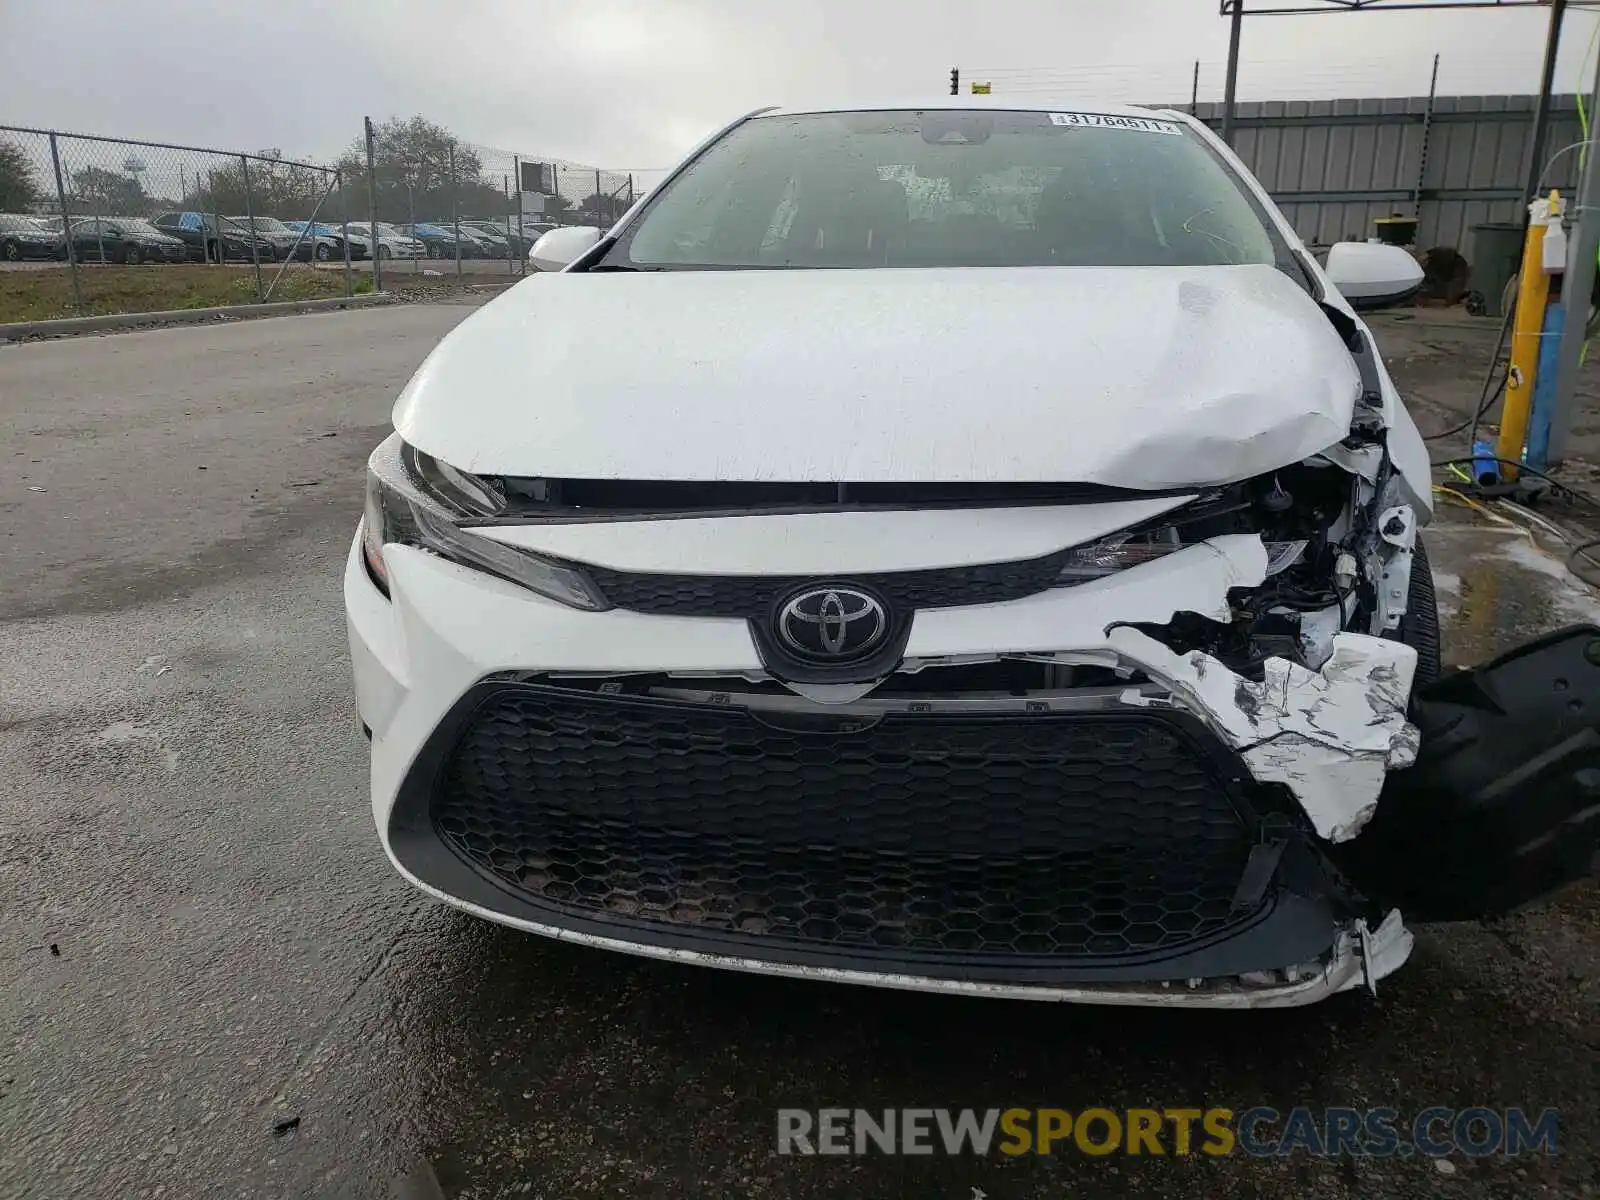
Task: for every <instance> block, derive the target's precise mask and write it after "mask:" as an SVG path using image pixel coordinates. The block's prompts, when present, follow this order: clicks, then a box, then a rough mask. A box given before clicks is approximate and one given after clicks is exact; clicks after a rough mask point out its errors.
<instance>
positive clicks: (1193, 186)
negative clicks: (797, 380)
mask: <svg viewBox="0 0 1600 1200" xmlns="http://www.w3.org/2000/svg"><path fill="white" fill-rule="evenodd" d="M1278 249H1279V248H1278V245H1277V244H1276V242H1275V240H1274V237H1273V235H1272V233H1271V232H1269V230H1268V228H1267V225H1266V222H1265V220H1264V219H1263V217H1262V215H1260V214H1259V213H1258V211H1257V209H1256V208H1255V207H1254V205H1253V204H1252V203H1251V202H1250V200H1249V199H1247V197H1246V195H1245V193H1244V192H1243V190H1242V188H1241V187H1240V185H1239V182H1238V181H1237V180H1236V179H1235V177H1234V176H1233V175H1232V174H1231V173H1230V172H1229V171H1228V170H1227V169H1226V168H1225V167H1224V166H1223V165H1222V163H1221V161H1220V160H1219V159H1218V158H1217V157H1216V155H1215V154H1214V153H1213V152H1212V151H1211V149H1210V148H1209V147H1208V146H1207V145H1206V144H1205V143H1204V142H1203V141H1201V139H1200V138H1199V137H1198V136H1196V135H1195V134H1194V133H1193V132H1192V131H1190V130H1189V129H1188V128H1187V127H1186V126H1184V125H1183V124H1182V123H1180V122H1177V121H1169V120H1162V119H1159V118H1156V117H1149V118H1146V117H1116V116H1104V115H1100V114H1095V113H1077V112H1071V113H1063V112H1005V111H1001V112H990V111H951V110H943V111H940V110H929V111H924V112H916V111H903V112H848V113H819V114H805V115H798V116H777V117H758V118H755V119H753V120H750V121H746V122H745V123H744V124H742V125H740V126H738V127H737V128H735V129H734V130H733V131H732V132H730V133H729V134H728V135H727V136H725V137H724V138H722V139H721V140H720V141H718V142H717V143H715V144H714V145H712V146H711V147H710V148H709V149H708V150H706V151H705V152H704V153H703V154H702V155H701V156H700V157H699V158H698V159H696V160H695V161H694V162H693V163H692V164H691V165H690V166H689V167H688V168H687V170H685V171H684V173H683V174H681V175H680V176H678V177H677V178H676V179H675V180H673V181H672V183H671V184H670V185H669V186H667V187H666V188H664V189H663V190H662V191H661V192H660V193H659V194H658V195H657V196H656V197H655V198H654V199H653V200H652V201H651V203H650V205H649V207H648V208H646V209H645V211H644V214H643V216H642V218H641V219H640V220H639V221H638V222H637V223H635V224H634V225H633V226H632V227H631V228H630V229H629V230H628V231H626V233H625V234H624V236H623V239H622V242H621V244H620V245H619V246H617V247H615V248H613V250H612V252H611V253H610V254H608V255H607V260H608V261H612V262H618V263H626V264H632V265H635V266H639V267H656V268H674V267H677V268H694V267H710V268H716V267H725V268H728V267H765V268H804V267H981V266H1046V265H1063V266H1199V265H1213V264H1237V263H1267V264H1270V263H1274V262H1276V261H1277V260H1278Z"/></svg>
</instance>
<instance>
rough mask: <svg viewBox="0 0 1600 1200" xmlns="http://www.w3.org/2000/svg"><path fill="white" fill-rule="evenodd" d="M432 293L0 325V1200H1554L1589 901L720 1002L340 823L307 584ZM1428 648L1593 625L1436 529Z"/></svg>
mask: <svg viewBox="0 0 1600 1200" xmlns="http://www.w3.org/2000/svg"><path fill="white" fill-rule="evenodd" d="M468 311H469V309H468V308H467V307H465V306H464V305H412V306H401V307H394V308H383V309H368V310H362V311H353V312H340V313H329V314H316V315H305V316H297V317H284V318H276V319H264V320H255V321H245V322H237V323H228V324H220V325H216V326H205V327H194V328H183V329H162V330H152V331H148V332H134V333H125V334H119V335H114V336H105V337H85V338H77V339H68V340H61V341H52V342H41V343H35V344H24V345H13V346H5V347H0V428H3V429H4V430H5V431H6V436H5V438H4V441H3V443H0V454H3V456H4V459H5V462H6V464H7V465H8V466H9V470H7V471H5V472H4V473H3V475H0V563H3V564H4V567H3V570H0V664H3V666H0V768H3V774H0V780H3V783H0V1196H18V1197H21V1196H27V1197H49V1198H52V1200H54V1198H56V1197H62V1198H66V1197H72V1198H75V1200H90V1198H96V1197H108V1198H110V1197H115V1198H116V1200H125V1198H130V1197H154V1196H165V1197H172V1198H179V1197H182V1198H189V1197H234V1196H239V1197H264V1196H271V1197H280V1196H281V1197H297V1198H298V1197H395V1196H409V1197H423V1196H438V1195H441V1194H442V1195H445V1196H451V1197H456V1196H460V1197H469V1196H470V1197H478V1198H487V1197H502V1196H544V1197H552V1198H554V1197H578V1196H621V1195H695V1196H775V1197H779V1196H802V1197H822V1196H838V1195H850V1196H862V1197H871V1196H908V1197H909V1196H917V1197H924V1196H939V1197H955V1198H957V1200H969V1198H970V1200H984V1198H985V1197H993V1198H995V1200H999V1198H1001V1197H1013V1196H1016V1197H1022V1196H1029V1197H1035V1196H1036V1197H1066V1196H1086V1195H1095V1196H1130V1197H1131V1196H1151V1195H1156V1196H1189V1195H1194V1196H1201V1195H1206V1196H1216V1195H1221V1196H1236V1197H1251V1196H1255V1197H1278V1196H1283V1197H1288V1196H1305V1195H1316V1196H1324V1197H1379V1196H1437V1195H1446V1196H1462V1197H1488V1196H1502V1195H1505V1196H1513V1195H1514V1196H1518V1197H1526V1196H1562V1197H1566V1196H1591V1195H1595V1194H1596V1191H1597V1183H1600V1179H1597V1175H1596V1159H1595V1155H1594V1148H1595V1146H1596V1135H1597V1132H1600V1117H1597V1115H1596V1111H1595V1103H1594V1101H1595V1097H1596V1083H1597V1070H1596V1069H1597V1065H1600V1053H1597V1051H1600V1021H1597V1012H1596V1000H1597V997H1600V938H1597V934H1596V920H1597V914H1600V903H1597V898H1596V893H1595V891H1594V890H1593V889H1592V888H1584V889H1579V890H1577V891H1574V892H1571V893H1568V894H1566V895H1564V896H1563V897H1561V898H1560V899H1559V900H1558V901H1557V902H1555V903H1553V904H1551V905H1547V906H1544V907H1542V908H1540V909H1537V910H1535V911H1532V912H1529V913H1525V914H1521V915H1518V916H1516V917H1513V918H1510V919H1508V920H1505V921H1502V922H1497V923H1495V924H1494V925H1493V926H1492V927H1477V926H1471V927H1451V928H1425V929H1423V930H1421V931H1420V933H1419V938H1418V946H1417V950H1416V953H1415V955H1414V957H1413V960H1412V962H1411V964H1410V965H1409V966H1408V967H1407V968H1406V969H1405V970H1404V971H1402V972H1401V973H1400V974H1399V975H1397V976H1395V977H1394V978H1393V979H1392V980H1390V981H1388V982H1386V983H1385V984H1384V985H1383V986H1382V987H1381V989H1380V993H1379V995H1378V996H1377V997H1376V998H1375V999H1374V998H1371V997H1367V996H1364V995H1353V996H1345V997H1341V998H1339V999H1337V1000H1335V1001H1333V1002H1330V1003H1328V1004H1325V1005H1322V1006H1317V1007H1313V1008H1310V1009H1305V1010H1296V1011H1286V1012H1254V1013H1251V1012H1247V1013H1232V1014H1226V1013H1225V1014H1205V1013H1188V1014H1186V1013H1173V1012H1130V1011H1114V1010H1096V1009H1073V1008H1062V1007H1056V1006H1040V1005H1019V1004H1011V1003H1002V1002H992V1001H974V1000H956V999H949V998H940V997H932V996H920V995H913V994H902V993H891V992H876V991H865V990H853V989H844V988H839V987H833V986H827V985H821V984H807V983H794V982H783V981H774V980H764V979H757V978H751V977H746V976H738V975H730V974H724V973H719V972H712V971H707V970H703V969H695V968H687V967H675V966H668V965H663V964H656V963H648V962H644V961H641V960H636V959H631V958H624V957H616V956H608V955H605V954H602V953H599V952H596V951H589V950H584V949H580V948H574V947H570V946H566V945H559V944H553V943H549V942H546V941H542V940H539V939H535V938H532V937H529V936H524V935H522V934H518V933H515V932H512V931H509V930H504V929H500V928H498V927H494V926H490V925H486V924H483V923H480V922H477V921H475V920H472V919H470V918H467V917H463V916H460V915H458V914H455V913H453V912H450V911H448V910H446V909H444V908H442V907H440V906H437V905H435V904H433V903H432V902H430V901H428V900H426V899H424V898H422V897H420V896H418V895H416V894H413V893H412V892H411V890H410V889H409V888H407V887H406V886H405V885H404V884H403V883H402V882H401V881H400V880H399V879H398V878H397V877H396V876H395V875H394V874H393V873H392V872H391V870H390V868H389V867H388V865H387V863H386V861H385V860H384V858H383V855H382V852H381V850H380V848H379V845H378V841H377V837H376V834H375V832H374V830H373V829H372V824H371V815H370V809H369V805H368V797H367V791H366V759H365V749H366V747H365V742H364V740H363V739H362V737H361V735H360V733H359V730H358V728H357V725H356V719H355V715H354V712H353V709H352V704H351V698H350V688H349V680H348V665H347V661H346V660H347V655H346V648H345V642H344V630H343V622H342V615H341V610H340V596H339V588H340V584H339V575H340V568H341V564H342V561H343V558H344V555H345V552H346V550H347V548H348V544H349V539H350V537H351V534H352V533H353V530H354V526H355V521H356V518H357V514H358V512H359V509H360V504H361V469H362V464H363V461H364V460H365V458H366V455H367V453H368V451H369V450H370V448H371V447H372V446H373V445H374V444H375V443H376V442H377V441H378V440H379V439H380V438H382V437H383V436H384V435H385V433H386V432H387V429H388V424H387V420H388V413H389V409H390V406H391V404H392V401H393V398H394V396H395V394H396V393H397V392H398V390H399V388H400V386H401V385H402V384H403V382H404V381H405V379H406V377H407V376H408V375H409V373H410V372H411V370H412V369H413V368H414V367H415V365H416V364H417V363H418V362H420V361H421V359H422V357H423V356H424V354H425V353H426V352H427V350H428V349H429V347H430V346H431V345H432V344H433V343H434V342H435V341H436V340H437V339H438V338H439V337H440V336H441V335H442V334H443V333H445V332H446V331H447V330H448V329H450V328H451V327H452V326H453V325H454V324H455V323H456V322H457V321H459V320H460V319H461V318H462V317H464V316H465V315H467V313H468ZM1442 515H1443V516H1445V517H1447V518H1448V519H1449V521H1450V522H1451V527H1450V528H1448V529H1440V530H1436V531H1435V532H1434V534H1433V540H1432V548H1433V554H1434V557H1435V565H1436V569H1437V571H1438V575H1439V583H1440V590H1441V603H1442V605H1443V607H1444V609H1445V611H1446V614H1447V616H1448V618H1449V624H1448V628H1447V634H1446V637H1447V643H1446V644H1447V650H1448V652H1449V654H1450V656H1451V657H1452V658H1454V659H1456V660H1457V661H1464V660H1470V659H1475V658H1477V657H1479V656H1482V655H1484V654H1487V653H1490V652H1492V651H1493V650H1495V649H1497V648H1500V647H1503V646H1506V645H1509V644H1512V643H1514V642H1515V641H1517V640H1519V639H1520V638H1521V637H1524V636H1527V635H1528V634H1530V633H1532V632H1534V631H1535V630H1536V629H1539V628H1545V627H1551V626H1555V625H1560V624H1564V623H1567V622H1569V621H1573V620H1594V619H1596V616H1597V614H1600V606H1597V605H1596V603H1595V601H1594V599H1593V597H1592V596H1591V595H1590V594H1589V593H1588V591H1587V590H1586V589H1584V588H1582V587H1581V586H1579V585H1577V584H1575V583H1573V582H1572V581H1571V580H1570V579H1569V578H1568V577H1566V576H1565V575H1564V574H1563V572H1562V569H1561V567H1560V564H1559V562H1558V561H1557V560H1555V559H1553V558H1550V557H1548V556H1546V555H1545V554H1543V553H1542V552H1541V551H1540V550H1539V549H1538V548H1537V547H1536V546H1534V545H1533V544H1532V542H1531V540H1530V539H1528V538H1526V536H1525V535H1520V534H1517V533H1515V532H1510V531H1506V530H1504V529H1499V528H1494V529H1483V528H1474V527H1470V526H1469V525H1468V524H1467V523H1466V522H1467V520H1468V519H1470V514H1466V513H1465V512H1464V510H1460V509H1451V510H1449V511H1447V512H1445V513H1443V514H1442ZM1014 1104H1015V1105H1025V1106H1044V1105H1052V1106H1061V1107H1065V1108H1070V1109H1082V1108H1084V1107H1086V1106H1089V1105H1103V1106H1107V1107H1111V1108H1120V1107H1127V1106H1130V1105H1150V1106H1155V1107H1166V1108H1172V1107H1182V1106H1193V1107H1202V1108H1203V1107H1208V1106H1213V1105H1222V1106H1226V1107H1230V1108H1233V1109H1235V1110H1242V1109H1246V1108H1249V1107H1251V1106H1253V1105H1263V1104H1264V1105H1272V1106H1275V1107H1277V1108H1279V1109H1281V1110H1287V1109H1289V1108H1291V1107H1292V1106H1294V1105H1296V1104H1310V1105H1351V1106H1358V1107H1368V1106H1390V1107H1393V1108H1396V1109H1398V1110H1400V1111H1401V1112H1402V1113H1415V1112H1417V1111H1419V1110H1421V1109H1423V1108H1426V1107H1428V1106H1430V1105H1434V1104H1440V1105H1450V1106H1454V1107H1458V1108H1459V1107H1466V1106H1469V1105H1477V1104H1482V1105H1490V1106H1495V1107H1505V1106H1509V1105H1518V1104H1521V1105H1527V1106H1529V1107H1532V1108H1543V1107H1547V1106H1550V1107H1556V1108H1559V1109H1561V1110H1562V1121H1561V1132H1560V1146H1561V1150H1562V1153H1561V1154H1560V1155H1559V1156H1557V1157H1556V1158H1554V1159H1544V1158H1536V1159H1516V1160H1473V1159H1468V1158H1465V1157H1460V1156H1458V1157H1455V1158H1453V1159H1452V1160H1450V1163H1449V1168H1450V1169H1449V1170H1448V1172H1447V1171H1445V1170H1441V1169H1440V1168H1439V1167H1438V1166H1437V1165H1436V1164H1435V1163H1433V1162H1431V1161H1429V1160H1426V1159H1421V1158H1415V1157H1413V1158H1408V1159H1388V1160H1352V1159H1344V1160H1327V1161H1325V1160H1314V1159H1310V1158H1308V1157H1306V1156H1305V1155H1303V1154H1296V1155H1293V1156H1290V1157H1286V1158H1276V1159H1249V1158H1246V1157H1242V1156H1235V1157H1231V1158H1226V1159H1210V1158H1185V1159H1179V1158H1171V1157H1168V1158H1160V1159H1157V1158H1089V1157H1086V1156H1084V1155H1082V1154H1077V1153H1066V1154H1062V1155H1057V1156H1054V1157H1051V1158H1033V1157H1026V1158H1020V1159H1015V1160H1010V1159H1001V1158H999V1157H998V1156H997V1157H995V1158H988V1159H970V1158H957V1159H944V1158H924V1159H896V1158H886V1157H870V1158H864V1159H849V1158H846V1159H837V1158H813V1159H803V1160H802V1159H795V1158H790V1157H780V1156H779V1155H777V1154H776V1153H775V1112H776V1110H777V1109H778V1108H779V1107H780V1106H794V1107H802V1108H811V1109H816V1108H819V1107H823V1106H830V1105H837V1106H844V1107H864V1108H875V1109H881V1108H884V1107H889V1106H900V1105H922V1106H932V1107H938V1106H952V1107H962V1106H972V1107H978V1108H986V1107H990V1106H999V1107H1006V1106H1009V1105H1014Z"/></svg>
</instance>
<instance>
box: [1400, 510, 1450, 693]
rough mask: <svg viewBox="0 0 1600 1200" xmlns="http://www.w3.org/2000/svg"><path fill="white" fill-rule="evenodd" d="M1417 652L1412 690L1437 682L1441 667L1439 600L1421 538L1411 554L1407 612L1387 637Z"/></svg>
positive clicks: (1418, 538) (1418, 536)
mask: <svg viewBox="0 0 1600 1200" xmlns="http://www.w3.org/2000/svg"><path fill="white" fill-rule="evenodd" d="M1388 636H1389V637H1391V638H1393V639H1394V640H1396V641H1400V642H1404V643H1405V644H1406V645H1408V646H1410V647H1411V648H1412V649H1413V650H1415V651H1416V652H1417V673H1416V675H1415V676H1414V677H1413V680H1412V686H1413V687H1421V686H1422V685H1423V684H1426V683H1432V682H1433V681H1434V680H1435V679H1437V678H1439V674H1440V672H1441V671H1442V670H1443V666H1442V664H1441V660H1440V652H1439V600H1438V597H1437V596H1436V595H1434V591H1433V571H1432V570H1430V569H1429V567H1428V551H1427V550H1426V549H1425V548H1424V547H1423V544H1422V536H1421V535H1420V534H1418V535H1417V544H1416V546H1415V547H1414V548H1413V549H1412V551H1411V587H1410V590H1409V591H1408V592H1407V593H1406V611H1405V615H1404V616H1402V617H1401V618H1400V628H1398V629H1396V630H1395V631H1394V632H1393V633H1391V634H1389V635H1388Z"/></svg>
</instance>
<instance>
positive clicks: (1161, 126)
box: [1050, 112, 1183, 137]
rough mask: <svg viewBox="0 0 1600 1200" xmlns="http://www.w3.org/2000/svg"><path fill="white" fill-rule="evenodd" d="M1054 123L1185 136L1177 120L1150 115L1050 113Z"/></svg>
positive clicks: (1051, 120)
mask: <svg viewBox="0 0 1600 1200" xmlns="http://www.w3.org/2000/svg"><path fill="white" fill-rule="evenodd" d="M1050 124H1052V125H1085V126H1091V127H1093V128H1095V129H1132V130H1135V131H1137V132H1139V133H1170V134H1175V135H1176V136H1178V137H1182V136H1183V126H1181V125H1179V124H1178V123H1177V122H1176V121H1154V120H1151V119H1150V118H1149V117H1113V116H1111V115H1109V114H1107V113H1078V112H1068V113H1058V112H1053V113H1051V114H1050Z"/></svg>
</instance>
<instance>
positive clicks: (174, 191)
mask: <svg viewBox="0 0 1600 1200" xmlns="http://www.w3.org/2000/svg"><path fill="white" fill-rule="evenodd" d="M342 182H343V181H342V179H341V174H340V171H339V169H338V168H337V167H328V166H321V165H318V164H315V163H305V162H295V161H292V160H289V159H285V158H283V157H281V155H279V154H278V153H277V152H275V151H267V152H263V153H256V154H247V153H240V152H237V151H225V150H212V149H206V148H203V147H198V146H180V145H173V144H169V143H164V142H145V141H135V140H132V139H127V138H108V137H88V136H84V135H80V134H71V133H62V132H59V131H55V130H48V129H31V128H22V127H15V126H0V262H5V263H7V264H19V265H20V264H22V263H24V262H27V261H29V260H36V261H53V262H55V263H58V264H62V265H64V266H65V267H66V268H67V271H66V273H65V274H66V276H67V279H68V286H69V289H70V304H71V307H72V308H73V309H75V310H76V311H79V312H89V311H96V310H98V309H100V308H101V307H103V306H104V303H105V302H108V301H111V300H113V299H114V298H115V296H116V294H118V293H125V292H127V291H129V290H130V289H131V290H132V291H133V292H134V293H135V295H139V294H143V293H149V294H150V295H151V296H152V297H165V298H166V299H164V300H163V301H162V302H163V303H164V304H165V305H166V306H167V307H205V306H207V305H209V304H230V303H233V304H237V303H249V302H252V301H255V302H264V301H270V300H274V299H279V300H283V299H306V298H311V297H314V296H331V295H340V294H342V295H346V296H348V295H351V294H353V293H354V292H355V291H357V290H365V289H364V288H363V287H361V286H358V282H359V281H358V280H357V279H356V277H355V271H354V269H353V266H352V261H353V259H359V258H361V257H364V256H365V254H364V250H363V248H362V246H361V245H360V242H359V240H358V239H354V238H350V237H347V236H346V235H345V231H344V229H343V216H344V214H343V212H342V211H341V209H342V206H343V203H344V199H345V197H344V194H343V193H344V188H343V186H342ZM107 264H118V265H123V266H150V267H156V266H171V267H177V266H183V265H184V264H196V265H211V266H220V267H222V268H225V269H224V270H221V271H217V272H215V273H214V274H208V275H203V276H200V277H196V278H197V279H198V282H196V283H195V284H194V285H193V286H192V287H188V288H187V289H186V288H185V287H184V286H182V281H184V280H187V279H189V278H191V276H189V275H182V276H180V275H176V274H174V275H169V276H167V277H165V278H163V279H161V280H160V283H159V285H157V283H156V277H154V276H152V277H149V278H147V279H145V280H143V281H142V282H136V283H130V282H129V281H128V279H127V277H126V276H123V275H119V274H118V273H116V272H104V271H96V270H91V269H88V268H91V267H101V266H105V265H107ZM319 268H320V270H319ZM152 302H154V300H153V301H152Z"/></svg>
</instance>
